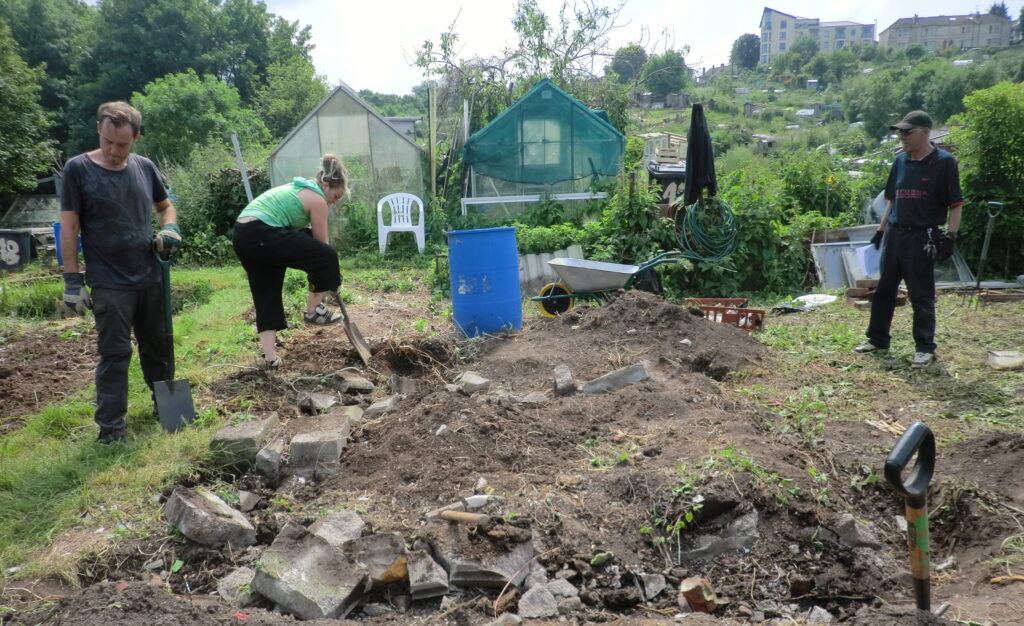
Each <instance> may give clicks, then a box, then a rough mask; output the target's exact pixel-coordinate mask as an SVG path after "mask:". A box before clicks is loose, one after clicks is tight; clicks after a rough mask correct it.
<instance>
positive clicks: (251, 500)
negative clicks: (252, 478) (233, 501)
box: [238, 491, 260, 513]
mask: <svg viewBox="0 0 1024 626" xmlns="http://www.w3.org/2000/svg"><path fill="white" fill-rule="evenodd" d="M259 503H260V497H259V495H257V494H255V493H253V492H251V491H239V492H238V510H239V511H241V512H242V513H248V512H249V511H251V510H253V509H255V508H256V505H257V504H259Z"/></svg>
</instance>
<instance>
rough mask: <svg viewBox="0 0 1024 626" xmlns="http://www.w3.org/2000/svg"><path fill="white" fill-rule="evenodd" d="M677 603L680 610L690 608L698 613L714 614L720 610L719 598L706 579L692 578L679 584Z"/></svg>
mask: <svg viewBox="0 0 1024 626" xmlns="http://www.w3.org/2000/svg"><path fill="white" fill-rule="evenodd" d="M677 602H678V604H679V606H680V608H687V607H689V608H690V609H692V610H693V611H694V612H696V613H714V611H715V609H716V608H718V596H717V595H716V594H715V590H714V588H713V587H712V586H711V583H710V582H708V580H707V579H706V578H701V577H699V576H691V577H690V578H685V579H683V580H682V581H680V583H679V596H678V598H677Z"/></svg>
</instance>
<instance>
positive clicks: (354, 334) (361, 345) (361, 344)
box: [331, 291, 373, 365]
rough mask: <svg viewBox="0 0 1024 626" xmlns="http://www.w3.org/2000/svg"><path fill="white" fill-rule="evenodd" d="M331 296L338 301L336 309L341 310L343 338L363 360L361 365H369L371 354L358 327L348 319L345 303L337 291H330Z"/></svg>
mask: <svg viewBox="0 0 1024 626" xmlns="http://www.w3.org/2000/svg"><path fill="white" fill-rule="evenodd" d="M331 294H332V295H333V296H334V299H335V300H337V301H338V308H339V309H340V310H341V325H342V326H344V327H345V336H346V337H348V340H349V342H351V343H352V345H353V346H355V349H356V352H358V353H359V358H361V359H362V360H363V363H365V364H366V365H369V364H370V357H371V356H373V353H372V352H370V346H368V345H366V340H365V339H363V333H361V332H359V327H358V326H356V325H355V324H354V323H353V322H352V321H351V320H349V319H348V311H346V310H345V303H344V302H343V301H342V299H341V294H340V293H338V292H337V291H332V292H331Z"/></svg>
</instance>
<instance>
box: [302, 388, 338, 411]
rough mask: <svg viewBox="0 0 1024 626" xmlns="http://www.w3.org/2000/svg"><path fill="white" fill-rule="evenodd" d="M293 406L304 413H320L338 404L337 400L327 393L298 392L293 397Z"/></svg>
mask: <svg viewBox="0 0 1024 626" xmlns="http://www.w3.org/2000/svg"><path fill="white" fill-rule="evenodd" d="M295 404H297V405H298V407H299V409H301V410H302V411H304V412H306V413H312V414H316V413H321V412H323V411H326V410H327V409H329V408H331V407H332V406H334V405H335V404H338V399H337V398H336V397H334V396H332V395H331V394H328V393H315V392H310V391H300V392H299V393H298V395H297V396H296V397H295Z"/></svg>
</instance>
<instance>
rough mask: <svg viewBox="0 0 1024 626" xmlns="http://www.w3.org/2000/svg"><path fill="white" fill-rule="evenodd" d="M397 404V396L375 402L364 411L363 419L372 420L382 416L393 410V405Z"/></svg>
mask: <svg viewBox="0 0 1024 626" xmlns="http://www.w3.org/2000/svg"><path fill="white" fill-rule="evenodd" d="M397 404H398V396H388V397H387V398H384V399H383V400H377V401H376V402H374V403H373V404H371V405H370V407H369V408H368V409H366V411H365V412H364V413H363V419H373V418H375V417H379V416H381V415H384V414H385V413H387V412H388V411H391V410H392V409H394V408H395V405H397Z"/></svg>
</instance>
